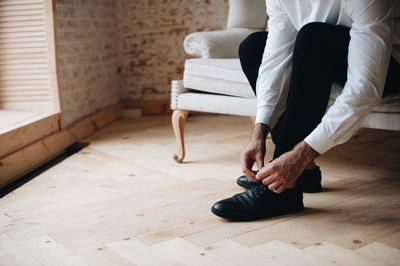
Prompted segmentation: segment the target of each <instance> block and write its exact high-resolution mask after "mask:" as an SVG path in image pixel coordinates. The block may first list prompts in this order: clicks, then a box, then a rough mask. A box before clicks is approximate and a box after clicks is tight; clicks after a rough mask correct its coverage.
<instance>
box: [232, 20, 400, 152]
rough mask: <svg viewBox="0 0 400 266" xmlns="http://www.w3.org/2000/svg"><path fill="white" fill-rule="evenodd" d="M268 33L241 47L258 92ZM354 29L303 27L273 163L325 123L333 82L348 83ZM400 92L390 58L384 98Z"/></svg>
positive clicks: (399, 74)
mask: <svg viewBox="0 0 400 266" xmlns="http://www.w3.org/2000/svg"><path fill="white" fill-rule="evenodd" d="M267 36H268V32H265V31H263V32H255V33H252V34H250V35H249V36H248V37H247V38H246V39H245V40H244V41H243V42H242V43H241V44H240V48H239V56H240V62H241V65H242V69H243V71H244V73H245V75H246V77H247V79H248V80H249V83H250V85H251V87H252V89H253V91H254V93H256V81H257V77H258V70H259V67H260V65H261V60H262V55H263V52H264V48H265V43H266V40H267ZM349 41H350V29H349V28H347V27H342V26H334V25H330V24H326V23H320V22H313V23H310V24H307V25H305V26H304V27H303V28H301V29H300V31H299V33H298V35H297V38H296V42H295V46H294V50H293V64H292V75H291V80H290V86H289V94H288V99H287V104H286V109H285V112H284V114H283V115H282V116H281V117H280V119H279V120H278V123H277V124H276V126H275V127H274V128H273V129H272V131H271V135H272V140H273V142H274V143H275V145H276V146H275V152H274V159H275V158H277V157H279V156H280V155H282V154H283V153H285V152H287V151H289V150H291V149H292V148H293V147H294V146H295V145H296V144H297V143H299V142H300V141H302V140H304V139H305V138H306V137H307V136H308V135H309V134H310V133H311V132H312V131H313V130H314V129H315V128H316V127H317V125H318V124H319V123H320V122H321V119H322V117H323V116H324V114H325V111H326V108H327V106H328V102H329V96H330V91H331V86H332V83H333V82H335V83H338V84H340V85H342V86H344V84H345V83H346V80H347V54H348V46H349ZM399 89H400V64H399V63H398V62H397V61H396V60H395V59H394V58H391V60H390V65H389V69H388V74H387V78H386V83H385V89H384V93H383V97H385V96H388V95H391V94H394V93H397V92H398V91H399Z"/></svg>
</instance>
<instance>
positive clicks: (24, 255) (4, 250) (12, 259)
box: [0, 234, 42, 266]
mask: <svg viewBox="0 0 400 266" xmlns="http://www.w3.org/2000/svg"><path fill="white" fill-rule="evenodd" d="M0 264H1V265H21V266H24V265H32V266H35V265H42V264H40V263H39V262H38V261H37V260H35V259H34V258H33V257H32V256H31V255H30V254H29V253H28V252H27V251H26V250H24V249H23V248H22V247H21V246H19V245H18V244H17V243H16V242H15V241H14V240H12V239H11V238H10V237H9V236H8V235H6V234H1V235H0Z"/></svg>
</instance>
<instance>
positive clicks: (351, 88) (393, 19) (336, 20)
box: [256, 0, 400, 154]
mask: <svg viewBox="0 0 400 266" xmlns="http://www.w3.org/2000/svg"><path fill="white" fill-rule="evenodd" d="M266 3H267V13H268V16H269V20H268V30H269V33H268V39H267V43H266V46H265V50H264V54H263V59H262V63H261V66H260V69H259V77H258V80H257V85H256V88H257V99H258V101H257V117H256V123H263V124H266V125H268V126H269V127H271V128H273V127H274V126H275V125H276V123H277V121H278V119H279V117H280V116H281V114H282V113H283V112H284V110H285V105H286V100H287V95H288V90H289V81H290V76H291V69H292V54H293V47H294V43H295V39H296V35H297V32H298V31H299V30H300V29H301V27H303V26H304V25H306V24H307V23H310V22H325V23H329V24H333V25H342V26H347V27H349V28H351V30H350V36H351V40H350V43H349V53H348V70H347V82H346V84H345V86H344V88H343V90H342V93H341V94H340V96H339V97H338V98H337V99H336V101H335V103H334V105H333V106H331V107H330V108H329V110H328V111H327V113H326V114H325V116H324V117H323V119H322V121H321V123H320V124H319V125H318V126H317V128H316V129H315V130H314V131H313V132H311V134H310V135H308V136H307V137H306V138H305V142H306V143H308V144H309V145H310V146H311V147H312V148H313V149H314V150H316V151H317V152H318V153H320V154H322V153H325V152H326V151H328V150H329V149H330V148H332V147H334V146H336V145H338V144H341V143H344V142H346V141H347V140H349V139H350V138H351V136H352V135H353V134H354V132H355V131H356V130H357V129H358V128H359V127H360V126H361V123H362V121H363V119H364V118H365V116H366V115H367V114H368V113H369V112H371V111H372V109H373V108H374V107H375V106H376V105H377V104H378V103H379V102H380V100H381V97H382V93H383V88H384V84H385V79H386V73H387V69H388V65H389V60H390V56H391V55H393V57H394V58H396V60H397V61H398V62H400V0H266ZM399 75H400V73H399ZM311 82H312V81H311ZM310 104H312V99H310ZM305 119H306V118H305Z"/></svg>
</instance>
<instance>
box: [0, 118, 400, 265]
mask: <svg viewBox="0 0 400 266" xmlns="http://www.w3.org/2000/svg"><path fill="white" fill-rule="evenodd" d="M251 127H252V123H251V121H250V120H249V119H248V118H246V117H229V116H211V115H210V116H208V115H201V116H199V115H193V116H191V117H189V118H188V121H187V125H186V137H187V138H186V141H187V145H188V146H189V147H190V151H191V152H190V153H189V154H188V156H187V162H185V163H183V164H176V163H175V162H174V161H173V159H172V158H171V156H170V155H171V153H172V152H173V151H174V150H175V140H174V135H173V130H172V126H171V122H170V116H149V117H142V118H135V119H121V120H118V121H116V122H115V123H113V124H112V125H110V126H108V127H105V128H103V129H102V130H100V131H99V132H97V133H96V134H93V135H91V136H90V137H89V138H86V139H85V140H84V141H88V142H90V145H89V146H88V147H86V148H84V149H83V150H81V151H80V152H78V153H76V154H74V155H72V156H71V157H69V158H68V159H66V160H64V161H63V162H61V163H60V164H58V165H56V166H55V167H53V168H51V169H49V170H48V171H46V172H44V173H42V174H41V175H39V176H38V177H36V178H35V179H33V180H31V181H30V182H28V183H26V184H25V185H24V186H22V187H20V188H18V189H17V190H15V191H14V192H13V193H12V194H9V195H7V196H5V197H4V198H2V199H1V200H0V245H3V246H4V248H3V247H2V248H1V249H0V264H4V263H3V262H4V261H7V262H8V261H15V262H16V263H18V262H25V263H31V264H32V265H35V262H38V263H42V264H45V263H49V262H50V263H53V264H58V260H59V259H60V258H61V257H62V258H65V259H66V260H69V261H73V262H76V263H77V264H80V263H83V264H88V265H165V264H167V265H170V264H172V265H244V264H249V265H266V264H267V265H332V264H335V265H396V263H397V262H398V258H400V249H399V248H400V246H399V243H400V222H399V221H400V212H399V208H400V195H399V193H398V191H399V188H400V179H399V173H400V166H399V164H398V162H399V160H400V158H399V156H400V155H399V153H398V151H399V149H400V142H399V140H400V135H399V134H400V132H390V131H379V130H361V131H360V133H359V135H358V137H357V138H353V139H352V140H350V142H349V143H347V144H345V145H342V146H340V147H337V148H335V149H333V150H332V151H329V152H328V153H327V154H325V155H324V156H322V157H321V158H319V159H318V164H319V165H320V166H321V169H322V172H323V186H324V188H325V192H323V193H318V194H305V195H304V202H305V206H306V207H307V209H306V210H305V211H304V212H301V213H297V214H295V215H285V216H281V217H276V218H270V219H266V220H261V221H255V222H244V223H230V222H227V221H225V220H222V219H220V218H218V217H216V216H214V215H213V214H212V213H211V212H210V207H211V205H212V204H213V203H214V202H215V201H217V200H219V199H222V198H225V197H228V196H231V195H232V194H234V193H238V192H241V191H243V189H242V188H239V187H238V186H237V185H236V184H235V181H236V180H235V179H236V177H237V176H238V175H240V168H239V163H238V156H239V154H240V152H241V150H242V148H243V147H244V146H245V145H246V142H247V141H248V135H249V134H250V131H251ZM85 128H87V127H86V126H82V129H85ZM74 132H75V134H78V133H77V132H88V131H85V130H78V131H74ZM80 136H84V134H82V135H80ZM56 144H57V142H55V144H54V145H56ZM272 151H273V145H272V143H271V140H270V139H268V147H267V153H268V154H267V160H269V158H270V156H271V153H272ZM372 151H373V152H372ZM47 241H49V243H46V242H47Z"/></svg>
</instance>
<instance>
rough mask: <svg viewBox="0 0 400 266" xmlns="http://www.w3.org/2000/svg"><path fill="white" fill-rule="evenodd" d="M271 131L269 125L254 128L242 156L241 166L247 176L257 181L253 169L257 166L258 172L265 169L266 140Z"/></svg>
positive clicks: (258, 124) (259, 125) (257, 125)
mask: <svg viewBox="0 0 400 266" xmlns="http://www.w3.org/2000/svg"><path fill="white" fill-rule="evenodd" d="M269 131H270V128H269V127H268V126H267V125H264V124H261V123H257V124H255V126H254V129H253V133H252V135H251V137H250V141H249V143H248V144H247V146H246V148H245V149H244V151H243V152H242V154H241V155H240V164H241V167H242V172H243V174H244V175H245V176H247V177H250V178H252V179H255V178H256V176H255V173H254V172H253V170H252V168H253V165H254V163H256V164H257V167H258V170H260V169H261V168H263V167H264V157H265V150H266V148H265V139H266V138H267V135H268V133H269Z"/></svg>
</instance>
